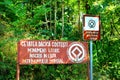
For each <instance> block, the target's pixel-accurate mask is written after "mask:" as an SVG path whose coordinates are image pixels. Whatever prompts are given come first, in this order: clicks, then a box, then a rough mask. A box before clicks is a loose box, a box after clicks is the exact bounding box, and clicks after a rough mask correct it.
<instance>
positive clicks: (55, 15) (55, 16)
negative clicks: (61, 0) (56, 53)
mask: <svg viewBox="0 0 120 80" xmlns="http://www.w3.org/2000/svg"><path fill="white" fill-rule="evenodd" d="M56 18H57V1H55V14H54V21H55V27H54V35H55V38H56V24H57V19H56Z"/></svg>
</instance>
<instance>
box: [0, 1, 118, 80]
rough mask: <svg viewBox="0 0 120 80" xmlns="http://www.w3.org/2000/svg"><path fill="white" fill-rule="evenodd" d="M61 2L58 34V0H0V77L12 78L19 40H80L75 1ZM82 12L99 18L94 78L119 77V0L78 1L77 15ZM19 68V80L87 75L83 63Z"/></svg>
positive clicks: (81, 79) (72, 79)
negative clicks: (99, 35) (99, 25)
mask: <svg viewBox="0 0 120 80" xmlns="http://www.w3.org/2000/svg"><path fill="white" fill-rule="evenodd" d="M55 1H57V9H56V11H57V17H56V23H57V24H56V27H54V26H55ZM64 1H65V5H64V14H65V15H64V19H65V20H64V30H63V31H64V37H61V36H62V25H63V24H62V21H61V20H62V19H61V18H62V16H63V15H62V5H63V2H62V0H54V1H53V0H38V1H36V0H0V80H15V79H16V61H17V42H18V41H19V40H21V39H30V40H54V39H55V40H64V41H68V40H70V41H80V38H81V37H82V34H80V32H79V29H78V26H77V24H78V11H79V10H78V0H64ZM85 12H87V14H88V13H89V14H91V15H99V16H100V20H101V40H100V41H94V46H93V54H94V57H93V60H94V67H93V69H94V70H93V71H94V72H93V74H94V75H93V76H94V80H119V79H120V47H119V43H120V17H119V16H120V13H119V12H120V1H119V0H92V1H91V0H88V1H87V0H81V1H80V14H85ZM81 17H82V15H81ZM80 24H82V22H80ZM81 27H82V25H81ZM55 30H56V34H55ZM20 69H21V74H20V76H21V77H20V78H21V80H85V79H86V77H87V75H88V74H87V63H86V64H71V65H70V64H69V65H68V64H67V65H24V66H23V65H22V66H21V68H20Z"/></svg>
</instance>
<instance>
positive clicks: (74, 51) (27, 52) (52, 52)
mask: <svg viewBox="0 0 120 80" xmlns="http://www.w3.org/2000/svg"><path fill="white" fill-rule="evenodd" d="M88 53H89V52H88V43H87V42H70V41H68V42H67V41H53V40H51V41H47V40H21V41H20V42H18V64H17V80H19V79H20V77H19V74H20V65H29V64H75V63H85V62H87V61H89V54H88Z"/></svg>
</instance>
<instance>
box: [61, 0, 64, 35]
mask: <svg viewBox="0 0 120 80" xmlns="http://www.w3.org/2000/svg"><path fill="white" fill-rule="evenodd" d="M61 37H64V0H62V36H61Z"/></svg>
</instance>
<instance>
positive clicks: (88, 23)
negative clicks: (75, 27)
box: [83, 16, 99, 31]
mask: <svg viewBox="0 0 120 80" xmlns="http://www.w3.org/2000/svg"><path fill="white" fill-rule="evenodd" d="M83 29H84V30H85V31H87V30H89V31H99V17H91V16H86V17H85V25H84V28H83Z"/></svg>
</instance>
